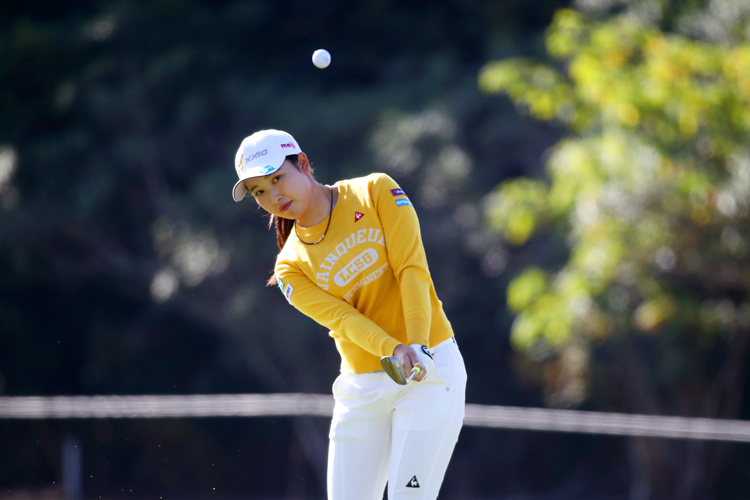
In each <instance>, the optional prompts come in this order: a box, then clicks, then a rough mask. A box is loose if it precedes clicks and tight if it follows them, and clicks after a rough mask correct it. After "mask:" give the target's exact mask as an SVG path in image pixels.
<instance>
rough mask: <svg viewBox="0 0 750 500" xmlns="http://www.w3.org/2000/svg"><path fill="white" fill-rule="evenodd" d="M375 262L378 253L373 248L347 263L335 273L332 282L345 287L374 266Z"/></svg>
mask: <svg viewBox="0 0 750 500" xmlns="http://www.w3.org/2000/svg"><path fill="white" fill-rule="evenodd" d="M377 260H378V252H376V251H375V249H373V248H368V249H367V250H365V251H364V252H362V253H361V254H359V255H357V256H356V257H354V258H353V259H352V260H351V261H349V263H348V264H346V265H345V266H344V267H343V268H342V269H341V271H339V272H337V273H336V275H335V276H334V277H333V282H334V283H336V284H337V285H338V286H342V287H343V286H346V285H348V284H349V283H351V281H352V280H353V279H354V278H356V277H357V276H359V274H360V273H361V272H362V271H364V270H365V269H367V268H369V267H370V266H372V265H373V264H375V262H377Z"/></svg>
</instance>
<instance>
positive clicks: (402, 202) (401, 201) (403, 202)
mask: <svg viewBox="0 0 750 500" xmlns="http://www.w3.org/2000/svg"><path fill="white" fill-rule="evenodd" d="M396 205H397V206H399V207H403V206H406V205H409V206H412V205H411V202H410V201H409V200H407V199H406V198H399V199H398V200H396Z"/></svg>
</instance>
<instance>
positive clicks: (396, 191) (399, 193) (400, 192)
mask: <svg viewBox="0 0 750 500" xmlns="http://www.w3.org/2000/svg"><path fill="white" fill-rule="evenodd" d="M391 194H392V195H393V196H402V195H406V193H404V190H403V189H391Z"/></svg>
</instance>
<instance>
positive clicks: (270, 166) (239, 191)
mask: <svg viewBox="0 0 750 500" xmlns="http://www.w3.org/2000/svg"><path fill="white" fill-rule="evenodd" d="M285 160H286V156H283V157H281V158H275V159H271V160H268V161H267V162H266V165H264V166H261V167H254V168H251V169H249V170H247V171H246V172H243V173H241V174H240V175H241V177H240V180H239V181H237V183H236V184H235V185H234V188H233V189H232V198H234V201H242V199H243V198H245V195H247V188H246V187H245V184H244V182H245V181H246V180H247V179H252V178H254V177H265V176H266V175H271V174H272V173H274V172H276V171H277V170H278V169H280V168H281V166H282V165H283V164H284V161H285ZM274 165H275V166H274Z"/></svg>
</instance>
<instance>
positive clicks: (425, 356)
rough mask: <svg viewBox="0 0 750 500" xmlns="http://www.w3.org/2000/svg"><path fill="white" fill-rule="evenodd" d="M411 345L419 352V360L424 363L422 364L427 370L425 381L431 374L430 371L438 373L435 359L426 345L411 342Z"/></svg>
mask: <svg viewBox="0 0 750 500" xmlns="http://www.w3.org/2000/svg"><path fill="white" fill-rule="evenodd" d="M409 347H411V348H412V349H414V350H415V351H416V352H417V359H419V362H420V363H421V364H422V366H424V369H425V371H426V372H427V373H426V374H425V378H423V379H422V381H423V382H424V381H425V380H427V377H429V376H430V373H436V374H437V370H436V368H435V360H433V359H432V354H431V353H430V350H429V349H427V347H426V346H423V345H422V344H411V345H410V346H409ZM438 376H439V375H438ZM433 377H434V375H433ZM433 380H434V378H433Z"/></svg>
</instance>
